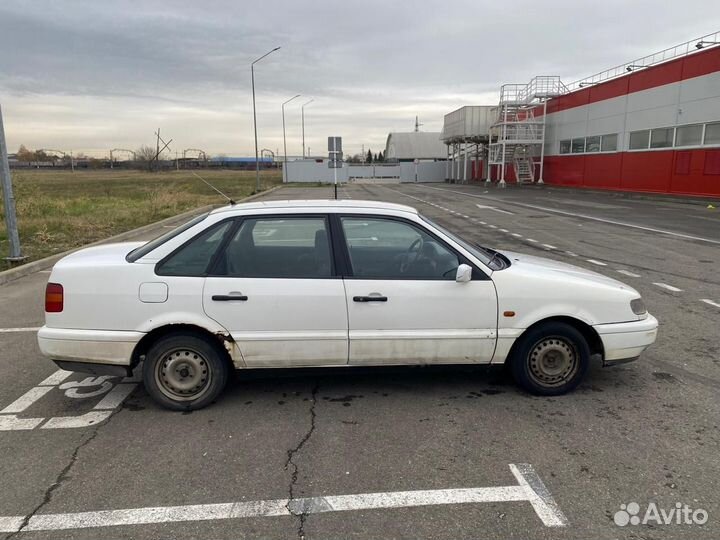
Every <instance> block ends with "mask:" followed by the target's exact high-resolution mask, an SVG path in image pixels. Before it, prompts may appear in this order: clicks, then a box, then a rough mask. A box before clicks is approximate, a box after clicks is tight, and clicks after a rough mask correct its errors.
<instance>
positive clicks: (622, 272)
mask: <svg viewBox="0 0 720 540" xmlns="http://www.w3.org/2000/svg"><path fill="white" fill-rule="evenodd" d="M618 272H619V273H620V274H623V275H624V276H630V277H640V274H636V273H635V272H630V271H629V270H618Z"/></svg>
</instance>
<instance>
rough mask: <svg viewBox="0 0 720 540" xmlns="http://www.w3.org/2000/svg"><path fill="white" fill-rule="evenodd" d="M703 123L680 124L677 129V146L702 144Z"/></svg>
mask: <svg viewBox="0 0 720 540" xmlns="http://www.w3.org/2000/svg"><path fill="white" fill-rule="evenodd" d="M702 131H703V127H702V124H695V125H694V126H680V127H679V128H677V129H676V130H675V146H696V145H699V144H702Z"/></svg>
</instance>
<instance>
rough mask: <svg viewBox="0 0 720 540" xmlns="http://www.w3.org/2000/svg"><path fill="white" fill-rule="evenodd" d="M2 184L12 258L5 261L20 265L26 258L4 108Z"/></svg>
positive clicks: (0, 129) (0, 135)
mask: <svg viewBox="0 0 720 540" xmlns="http://www.w3.org/2000/svg"><path fill="white" fill-rule="evenodd" d="M0 184H2V192H3V203H4V206H5V225H6V226H7V232H8V240H9V242H10V256H9V257H6V258H5V260H6V261H8V262H9V263H10V264H14V263H19V262H21V261H23V260H24V259H25V257H23V255H22V250H21V249H20V234H19V233H18V226H17V215H16V214H15V197H14V196H13V188H12V178H11V177H10V165H9V164H8V151H7V144H6V143H5V127H4V126H3V119H2V107H0Z"/></svg>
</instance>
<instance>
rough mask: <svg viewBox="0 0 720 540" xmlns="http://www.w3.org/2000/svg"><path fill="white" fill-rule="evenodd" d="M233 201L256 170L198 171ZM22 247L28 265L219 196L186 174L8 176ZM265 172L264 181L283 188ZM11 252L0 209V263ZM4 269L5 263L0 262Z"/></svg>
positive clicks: (276, 176)
mask: <svg viewBox="0 0 720 540" xmlns="http://www.w3.org/2000/svg"><path fill="white" fill-rule="evenodd" d="M198 174H200V176H202V177H203V178H205V179H206V180H207V181H208V182H210V183H211V184H213V185H214V186H216V187H217V188H218V189H219V190H220V191H222V192H224V193H226V194H227V195H228V196H230V197H231V198H233V199H235V200H239V199H242V198H243V197H247V196H248V195H251V194H252V193H253V192H254V191H255V172H254V171H207V170H201V171H198ZM12 179H13V187H14V193H15V203H16V208H17V216H18V225H19V229H20V243H21V245H22V250H23V255H25V256H27V257H28V259H27V261H26V262H30V261H33V260H36V259H41V258H43V257H47V256H48V255H52V254H54V253H59V252H62V251H66V250H68V249H72V248H75V247H79V246H82V245H85V244H89V243H90V242H94V241H96V240H101V239H103V238H107V237H108V236H112V235H114V234H118V233H121V232H124V231H128V230H130V229H134V228H137V227H140V226H142V225H146V224H148V223H153V222H155V221H158V220H161V219H163V218H167V217H171V216H174V215H176V214H179V213H181V212H184V211H186V210H191V209H193V208H197V207H200V206H205V205H208V204H218V203H219V204H221V203H223V202H224V200H223V199H222V197H220V195H218V194H217V193H215V192H214V191H213V190H212V189H211V188H210V187H208V186H207V185H205V184H204V183H203V182H202V181H201V180H199V179H198V178H196V177H195V176H193V175H192V174H191V173H190V172H187V171H172V172H160V173H151V172H146V171H126V170H114V171H109V170H107V171H76V172H74V173H73V172H70V171H59V172H57V171H12ZM281 181H282V178H281V172H280V171H277V170H271V171H262V172H261V183H262V185H263V187H264V188H266V189H267V188H270V187H272V186H274V185H277V184H279V183H281ZM8 254H9V246H8V238H7V230H6V228H5V215H4V211H3V209H2V208H0V258H2V257H6V256H7V255H8ZM0 269H2V264H0Z"/></svg>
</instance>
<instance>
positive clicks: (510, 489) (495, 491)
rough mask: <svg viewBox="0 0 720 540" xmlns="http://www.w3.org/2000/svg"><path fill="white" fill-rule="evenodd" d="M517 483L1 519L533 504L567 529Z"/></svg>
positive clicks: (89, 524) (152, 519)
mask: <svg viewBox="0 0 720 540" xmlns="http://www.w3.org/2000/svg"><path fill="white" fill-rule="evenodd" d="M510 471H511V472H512V474H513V476H515V478H516V480H517V482H518V483H517V484H515V485H510V486H497V487H480V488H459V489H432V490H423V491H390V492H381V493H357V494H354V495H331V496H327V497H305V498H301V499H292V500H290V499H271V500H261V501H241V502H231V503H219V504H192V505H184V506H158V507H146V508H125V509H121V510H98V511H95V512H76V513H66V514H36V515H33V516H32V517H31V518H30V519H29V520H28V522H27V524H26V525H25V526H24V527H23V523H24V522H25V516H6V517H0V532H3V533H16V532H19V531H21V530H22V531H23V532H30V531H59V530H69V529H87V528H94V527H117V526H121V525H146V524H150V523H180V522H189V521H211V520H221V519H243V518H253V517H276V516H291V515H294V516H298V515H308V514H321V513H327V512H348V511H357V510H379V509H385V508H412V507H418V506H436V505H446V504H474V503H486V502H491V503H498V502H529V503H530V504H531V505H532V508H533V510H535V514H536V515H537V516H538V518H540V520H541V521H542V523H543V525H545V526H546V527H565V526H567V525H568V520H567V518H566V517H565V515H564V514H563V512H562V511H561V510H560V508H559V507H558V505H557V503H556V502H555V500H554V499H553V497H552V495H551V494H550V492H549V491H548V489H547V488H546V487H545V484H544V483H543V481H542V480H541V479H540V477H539V476H538V475H537V473H536V472H535V469H533V467H532V465H529V464H526V463H520V464H517V465H515V464H512V463H511V464H510Z"/></svg>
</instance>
